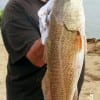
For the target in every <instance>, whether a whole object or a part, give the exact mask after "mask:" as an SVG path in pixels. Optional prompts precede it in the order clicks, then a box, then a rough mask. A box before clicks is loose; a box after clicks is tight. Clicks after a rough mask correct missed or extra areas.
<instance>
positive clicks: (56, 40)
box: [44, 0, 85, 100]
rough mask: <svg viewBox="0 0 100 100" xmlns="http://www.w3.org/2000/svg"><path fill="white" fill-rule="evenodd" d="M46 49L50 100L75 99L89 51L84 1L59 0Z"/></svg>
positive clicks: (56, 1)
mask: <svg viewBox="0 0 100 100" xmlns="http://www.w3.org/2000/svg"><path fill="white" fill-rule="evenodd" d="M46 48H47V65H48V66H47V68H48V79H49V80H48V81H49V82H50V84H49V85H48V87H49V95H48V96H49V99H48V100H75V98H74V94H75V91H76V90H77V83H78V80H79V77H80V73H81V69H82V65H83V60H84V54H85V20H84V11H83V6H82V0H55V2H54V7H53V11H52V14H51V22H50V31H49V36H48V38H47V42H46ZM46 77H47V76H46ZM45 81H46V80H45ZM48 87H47V88H48ZM44 93H45V92H44ZM44 96H45V94H44ZM46 100H47V99H46Z"/></svg>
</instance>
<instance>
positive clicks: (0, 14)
mask: <svg viewBox="0 0 100 100" xmlns="http://www.w3.org/2000/svg"><path fill="white" fill-rule="evenodd" d="M2 15H3V10H0V26H1V20H2Z"/></svg>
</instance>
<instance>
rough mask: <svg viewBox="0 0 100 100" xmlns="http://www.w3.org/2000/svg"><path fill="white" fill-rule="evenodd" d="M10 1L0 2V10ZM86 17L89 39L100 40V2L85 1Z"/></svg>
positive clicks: (94, 0)
mask: <svg viewBox="0 0 100 100" xmlns="http://www.w3.org/2000/svg"><path fill="white" fill-rule="evenodd" d="M7 1H8V0H0V8H1V9H2V8H4V6H5V4H6V2H7ZM84 8H85V16H86V35H87V37H89V38H92V37H96V38H100V0H84Z"/></svg>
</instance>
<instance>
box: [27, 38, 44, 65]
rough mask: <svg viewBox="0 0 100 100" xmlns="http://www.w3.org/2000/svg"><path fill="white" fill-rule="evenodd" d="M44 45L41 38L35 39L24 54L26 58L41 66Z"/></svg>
mask: <svg viewBox="0 0 100 100" xmlns="http://www.w3.org/2000/svg"><path fill="white" fill-rule="evenodd" d="M43 56H44V45H42V43H41V39H38V40H36V42H35V43H34V44H33V45H32V47H31V48H30V49H29V51H28V52H27V54H26V58H27V59H28V60H29V61H30V62H31V63H32V64H34V65H36V66H38V67H42V66H43V65H44V64H45V63H44V59H43Z"/></svg>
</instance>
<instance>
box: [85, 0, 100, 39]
mask: <svg viewBox="0 0 100 100" xmlns="http://www.w3.org/2000/svg"><path fill="white" fill-rule="evenodd" d="M84 7H85V16H86V35H87V37H88V38H92V37H95V38H97V39H100V0H84Z"/></svg>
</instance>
